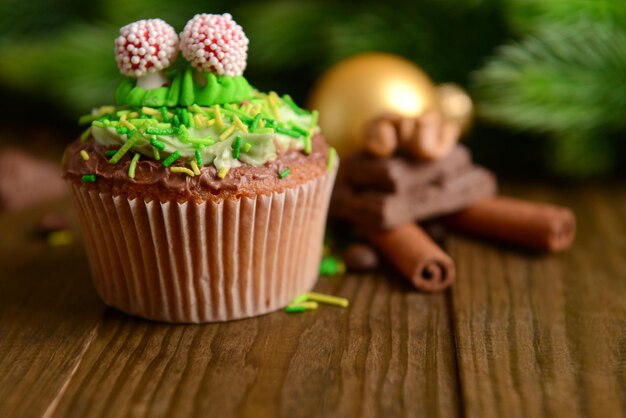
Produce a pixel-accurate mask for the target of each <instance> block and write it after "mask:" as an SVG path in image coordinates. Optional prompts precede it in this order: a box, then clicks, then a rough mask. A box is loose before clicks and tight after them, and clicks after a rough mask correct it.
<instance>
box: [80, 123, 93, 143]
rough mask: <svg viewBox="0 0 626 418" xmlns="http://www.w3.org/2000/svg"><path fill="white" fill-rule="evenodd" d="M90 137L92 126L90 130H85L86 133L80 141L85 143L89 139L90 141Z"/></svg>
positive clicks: (81, 136)
mask: <svg viewBox="0 0 626 418" xmlns="http://www.w3.org/2000/svg"><path fill="white" fill-rule="evenodd" d="M90 135H91V126H90V127H89V128H87V129H85V132H83V133H82V134H81V135H80V140H81V141H83V142H85V141H86V140H88V139H89V136H90Z"/></svg>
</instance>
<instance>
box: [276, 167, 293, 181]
mask: <svg viewBox="0 0 626 418" xmlns="http://www.w3.org/2000/svg"><path fill="white" fill-rule="evenodd" d="M289 173H291V170H290V169H288V168H286V169H284V170H283V171H281V172H280V173H278V177H280V178H281V179H284V178H285V177H287V176H288V175H289Z"/></svg>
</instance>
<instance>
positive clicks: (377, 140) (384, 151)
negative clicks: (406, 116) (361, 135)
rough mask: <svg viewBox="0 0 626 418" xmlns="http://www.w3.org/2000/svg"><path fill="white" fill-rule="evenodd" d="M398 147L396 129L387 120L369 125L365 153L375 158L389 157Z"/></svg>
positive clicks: (380, 120)
mask: <svg viewBox="0 0 626 418" xmlns="http://www.w3.org/2000/svg"><path fill="white" fill-rule="evenodd" d="M397 147H398V139H397V134H396V130H395V127H394V126H393V124H392V123H391V122H390V121H388V120H386V119H377V120H375V121H373V122H372V123H370V124H369V126H368V127H367V130H366V133H365V151H367V152H368V153H369V154H370V155H371V156H373V157H381V158H383V157H389V156H391V155H393V153H394V152H395V151H396V148H397Z"/></svg>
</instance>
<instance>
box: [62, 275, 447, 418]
mask: <svg viewBox="0 0 626 418" xmlns="http://www.w3.org/2000/svg"><path fill="white" fill-rule="evenodd" d="M317 290H319V291H321V292H326V293H332V294H337V295H342V296H346V297H348V298H350V300H351V301H352V306H351V308H350V309H348V310H343V309H340V308H334V307H322V308H320V309H319V310H318V311H316V312H310V313H305V314H299V315H290V314H286V313H284V312H277V313H274V314H270V315H266V316H263V317H261V318H258V319H252V320H242V321H236V322H230V323H225V324H209V325H203V326H170V325H162V324H155V323H149V322H146V321H141V320H136V319H131V318H128V317H126V316H124V315H122V314H118V313H116V312H113V311H109V312H108V313H107V314H106V315H105V319H104V322H103V327H102V329H101V332H100V333H99V335H98V337H97V338H96V339H95V341H94V342H93V343H92V345H91V346H90V349H89V350H88V351H87V352H86V353H85V356H84V359H83V361H82V362H81V364H80V366H79V367H78V370H77V371H76V374H75V376H74V378H73V379H72V381H71V382H70V384H69V386H68V388H67V390H66V392H65V394H64V395H63V396H62V397H61V399H60V402H59V405H58V407H57V408H56V409H55V413H54V414H53V416H59V417H61V416H77V417H78V416H80V417H109V416H110V417H118V416H134V417H140V416H150V417H158V416H164V417H167V416H183V417H191V416H197V417H205V416H243V417H266V416H267V417H272V416H284V417H311V416H319V417H327V416H336V417H352V416H362V417H370V416H372V417H373V416H402V415H405V414H408V415H409V416H410V415H412V414H413V413H417V412H418V411H421V412H427V415H428V416H433V417H436V416H446V417H448V416H457V415H458V408H459V405H458V401H457V399H458V386H457V380H456V366H455V359H454V354H453V353H454V351H453V341H452V337H451V332H450V331H451V329H450V326H451V325H450V323H449V317H448V315H447V306H446V300H445V296H443V295H438V296H434V297H431V296H427V295H422V294H418V293H416V292H413V291H411V290H410V289H409V288H408V287H407V286H405V285H404V284H403V283H402V282H400V281H398V280H393V281H389V280H381V278H380V277H374V276H348V277H346V278H344V279H339V278H322V279H321V281H320V283H319V284H318V286H317Z"/></svg>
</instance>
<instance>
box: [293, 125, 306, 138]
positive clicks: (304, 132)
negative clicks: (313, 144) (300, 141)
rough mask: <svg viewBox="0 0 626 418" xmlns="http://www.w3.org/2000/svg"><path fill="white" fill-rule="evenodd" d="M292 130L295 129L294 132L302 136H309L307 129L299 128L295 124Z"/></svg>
mask: <svg viewBox="0 0 626 418" xmlns="http://www.w3.org/2000/svg"><path fill="white" fill-rule="evenodd" d="M291 129H293V130H294V131H296V132H298V133H299V134H300V135H302V136H307V135H308V134H309V131H307V130H306V129H302V128H301V127H299V126H298V125H296V124H295V123H291Z"/></svg>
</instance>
